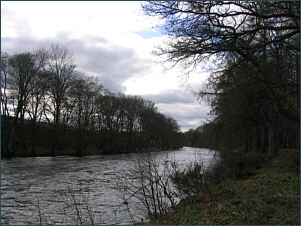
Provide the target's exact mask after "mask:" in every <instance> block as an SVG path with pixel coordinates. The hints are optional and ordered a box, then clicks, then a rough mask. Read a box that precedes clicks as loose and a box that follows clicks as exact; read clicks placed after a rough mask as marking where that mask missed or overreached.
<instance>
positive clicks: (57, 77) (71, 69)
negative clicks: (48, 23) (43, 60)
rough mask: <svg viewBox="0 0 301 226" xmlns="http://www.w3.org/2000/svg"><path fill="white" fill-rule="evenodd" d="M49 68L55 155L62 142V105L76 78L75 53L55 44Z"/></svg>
mask: <svg viewBox="0 0 301 226" xmlns="http://www.w3.org/2000/svg"><path fill="white" fill-rule="evenodd" d="M47 70H48V72H49V77H48V83H49V85H50V95H51V100H52V106H53V107H54V110H53V112H52V114H53V120H54V125H55V128H54V137H53V146H52V149H51V154H52V155H54V154H55V153H54V152H55V149H56V148H57V144H58V143H60V142H59V141H58V140H59V137H60V135H61V134H62V133H61V130H60V119H61V111H62V105H63V102H64V101H65V98H66V95H67V92H68V91H69V89H70V88H71V86H72V85H73V84H74V82H75V78H76V65H75V63H74V57H73V54H72V53H71V52H70V51H69V50H68V49H67V48H64V47H60V46H59V44H53V45H52V46H51V49H50V51H49V63H48V68H47Z"/></svg>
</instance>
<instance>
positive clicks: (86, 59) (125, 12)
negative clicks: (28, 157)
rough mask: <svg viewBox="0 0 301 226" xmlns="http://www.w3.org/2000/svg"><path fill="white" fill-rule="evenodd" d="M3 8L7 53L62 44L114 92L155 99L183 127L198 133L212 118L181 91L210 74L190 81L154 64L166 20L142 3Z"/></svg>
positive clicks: (85, 70) (86, 71)
mask: <svg viewBox="0 0 301 226" xmlns="http://www.w3.org/2000/svg"><path fill="white" fill-rule="evenodd" d="M1 6H2V8H1V50H2V51H4V52H7V53H9V54H14V53H21V52H25V51H32V50H34V49H36V48H39V47H45V48H46V49H47V48H49V47H50V46H51V44H52V43H59V44H60V46H62V47H67V48H68V49H69V50H70V51H71V52H72V53H73V54H74V57H75V63H76V64H77V66H78V70H79V71H81V72H83V73H84V74H86V75H93V76H97V77H99V78H100V80H101V83H102V84H103V86H104V87H105V88H106V89H109V90H110V91H112V92H125V93H126V94H132V95H142V96H143V98H146V99H150V100H152V101H153V102H155V103H156V105H157V106H158V108H159V109H160V111H161V112H162V113H164V114H168V115H170V116H171V117H173V118H174V119H176V120H177V121H178V123H179V125H180V126H181V127H182V128H184V129H189V128H196V127H197V126H199V125H200V123H201V122H202V120H205V119H206V118H208V115H207V112H209V106H208V105H206V104H205V105H203V104H202V105H200V104H199V103H197V101H196V98H195V97H194V96H193V95H192V94H191V93H189V92H184V91H183V90H180V89H179V88H178V87H179V86H182V88H184V89H185V90H194V91H198V89H199V87H201V86H202V84H203V81H204V80H205V79H206V77H208V72H206V71H204V70H199V71H196V72H194V73H192V74H191V75H190V77H189V78H188V79H187V80H185V79H183V76H182V74H183V73H182V71H181V70H180V69H179V68H172V69H170V70H166V71H164V68H163V65H160V64H155V63H154V61H157V60H158V58H156V57H155V56H154V55H152V54H151V52H152V51H153V50H154V48H155V46H158V45H160V44H163V40H164V38H165V37H164V36H163V35H162V34H161V33H160V32H159V31H158V30H157V29H156V28H154V27H155V26H156V25H157V24H160V23H164V21H162V20H160V21H158V20H157V19H156V18H153V17H146V16H143V15H142V13H141V11H139V10H140V3H139V2H135V1H125V2H115V1H112V2H109V1H93V2H89V1H88V2H80V1H77V2H64V1H56V2H55V1H48V2H47V1H37V2H14V1H5V2H2V3H1ZM71 6H72V10H70V7H71ZM53 12H55V13H53ZM181 76H182V78H181ZM184 80H185V81H184Z"/></svg>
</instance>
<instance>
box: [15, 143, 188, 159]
mask: <svg viewBox="0 0 301 226" xmlns="http://www.w3.org/2000/svg"><path fill="white" fill-rule="evenodd" d="M180 148H183V146H175V147H172V148H170V149H159V148H155V147H150V148H142V149H133V150H131V151H120V152H119V153H112V154H113V155H114V154H129V153H144V152H160V151H169V150H179V149H180ZM89 155H110V154H108V153H105V152H104V151H103V150H101V149H98V148H96V147H94V146H93V145H91V146H89V147H88V148H87V149H86V150H84V151H83V153H82V154H81V156H89ZM50 156H52V157H53V155H51V151H50V149H48V148H44V147H38V148H37V149H36V151H35V155H32V153H31V152H29V151H28V152H26V151H22V150H18V151H17V152H16V153H15V155H14V157H50ZM54 156H78V153H77V150H76V149H74V148H66V149H64V150H56V152H55V155H54Z"/></svg>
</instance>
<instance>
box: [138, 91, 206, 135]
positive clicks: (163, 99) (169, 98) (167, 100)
mask: <svg viewBox="0 0 301 226" xmlns="http://www.w3.org/2000/svg"><path fill="white" fill-rule="evenodd" d="M142 97H143V98H145V99H149V100H151V101H153V102H154V103H155V104H156V106H157V107H158V109H159V110H160V112H162V113H163V114H165V115H167V116H170V117H172V118H174V119H175V120H176V121H177V122H178V125H179V126H180V127H181V128H182V130H189V129H190V128H193V129H196V128H197V127H198V126H200V125H201V124H203V123H204V122H206V121H207V119H209V118H212V117H210V116H209V115H208V113H209V111H210V106H209V105H208V104H207V103H204V102H201V103H199V102H197V100H196V97H195V96H194V95H193V94H192V93H189V92H185V91H182V90H176V89H169V90H164V91H161V92H159V93H157V94H146V95H142Z"/></svg>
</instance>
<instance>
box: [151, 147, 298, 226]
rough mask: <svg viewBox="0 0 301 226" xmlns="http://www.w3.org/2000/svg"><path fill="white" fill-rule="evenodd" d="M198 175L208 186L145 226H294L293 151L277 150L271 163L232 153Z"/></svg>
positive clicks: (295, 155)
mask: <svg viewBox="0 0 301 226" xmlns="http://www.w3.org/2000/svg"><path fill="white" fill-rule="evenodd" d="M229 160H230V161H229ZM223 163H224V165H223ZM204 176H207V180H210V186H207V187H205V189H200V190H199V192H198V194H195V195H190V196H187V197H186V198H184V199H182V200H181V201H180V203H179V204H178V205H177V206H176V207H175V210H174V211H173V212H169V213H165V214H163V215H161V216H160V217H159V218H157V219H152V220H151V221H150V222H148V223H147V224H150V225H204V224H205V225H211V224H218V225H226V224H240V225H241V224H243V225H252V224H269V225H284V224H285V225H299V224H300V151H299V150H280V152H279V156H278V157H277V158H275V159H273V160H267V159H264V158H263V157H262V156H259V155H257V154H254V153H245V154H242V153H239V154H238V153H236V154H235V153H234V154H233V155H231V156H229V159H228V161H227V163H225V162H221V164H219V165H218V166H217V167H215V168H214V170H213V171H211V172H210V173H208V175H204ZM185 189H187V188H185Z"/></svg>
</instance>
